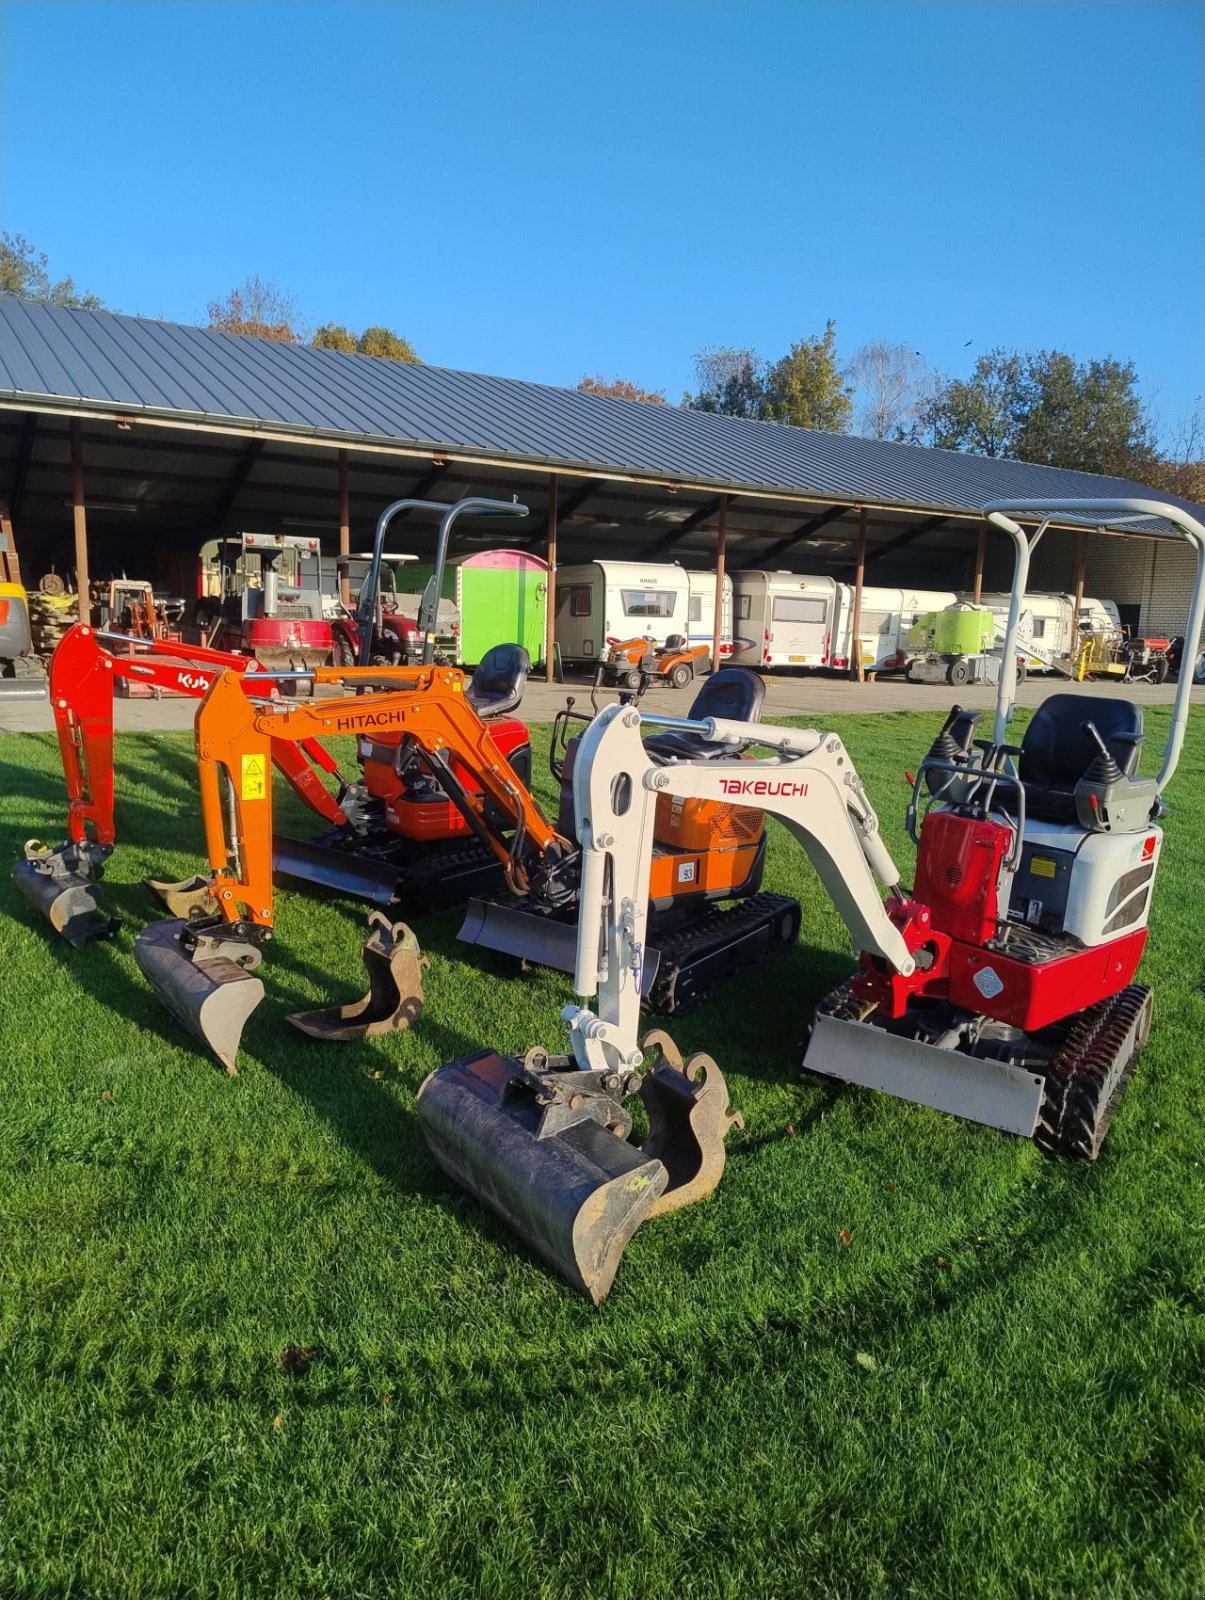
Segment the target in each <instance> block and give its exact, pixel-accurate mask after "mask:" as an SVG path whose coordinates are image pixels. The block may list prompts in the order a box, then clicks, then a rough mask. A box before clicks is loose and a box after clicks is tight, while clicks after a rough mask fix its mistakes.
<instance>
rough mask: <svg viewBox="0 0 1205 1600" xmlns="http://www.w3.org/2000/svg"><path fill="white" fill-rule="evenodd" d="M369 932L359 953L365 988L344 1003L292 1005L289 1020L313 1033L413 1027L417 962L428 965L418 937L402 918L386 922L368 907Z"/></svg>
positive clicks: (418, 991) (370, 1034)
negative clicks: (295, 1008)
mask: <svg viewBox="0 0 1205 1600" xmlns="http://www.w3.org/2000/svg"><path fill="white" fill-rule="evenodd" d="M368 924H369V927H370V928H371V929H372V932H371V933H370V934H369V936H368V938H367V939H365V941H364V945H363V948H362V949H361V951H360V955H361V957H362V959H363V962H364V970H365V971H366V972H367V973H368V993H367V994H366V995H365V996H364V998H363V999H362V1000H355V1001H352V1002H350V1003H349V1004H347V1005H344V1006H324V1007H322V1008H321V1009H320V1010H317V1011H294V1012H293V1013H292V1014H291V1015H290V1017H289V1021H290V1022H291V1023H292V1024H293V1026H294V1027H295V1028H300V1029H301V1031H302V1033H308V1034H310V1035H311V1037H313V1038H315V1039H372V1038H375V1037H376V1036H377V1035H378V1034H382V1033H401V1032H403V1031H404V1030H405V1029H407V1028H410V1027H413V1025H414V1024H415V1023H416V1022H417V1021H418V1019H419V1017H420V1016H421V1015H422V1010H423V968H424V967H426V966H429V965H430V963H429V962H428V960H427V958H426V956H424V955H423V954H422V953H421V952H420V950H419V947H418V940H417V939H416V938H415V936H414V934H413V933H412V932H411V931H410V929H409V928H408V927H407V926H406V924H405V923H404V922H394V923H391V922H390V921H389V919H388V917H385V916H382V915H381V913H380V912H379V911H374V912H373V914H372V915H371V916H370V917H369V919H368Z"/></svg>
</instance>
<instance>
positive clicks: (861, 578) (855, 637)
mask: <svg viewBox="0 0 1205 1600" xmlns="http://www.w3.org/2000/svg"><path fill="white" fill-rule="evenodd" d="M865 579H866V507H865V506H862V508H861V509H860V510H859V512H858V559H857V563H856V566H855V568H854V615H853V624H852V626H851V627H850V630H849V675H850V677H851V678H853V679H854V680H855V681H856V682H857V683H861V682H862V679H863V677H864V676H865V674H864V673H863V670H862V588H863V585H864V583H865Z"/></svg>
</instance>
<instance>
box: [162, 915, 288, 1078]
mask: <svg viewBox="0 0 1205 1600" xmlns="http://www.w3.org/2000/svg"><path fill="white" fill-rule="evenodd" d="M134 960H135V961H136V962H137V963H138V969H139V971H140V972H141V973H142V975H143V977H144V978H145V979H146V980H147V982H148V983H149V984H150V986H151V988H152V989H153V990H154V991H155V993H156V994H157V995H158V997H159V999H160V1000H161V1001H162V1002H163V1004H164V1005H165V1006H166V1007H167V1009H168V1010H169V1011H170V1012H171V1014H172V1016H173V1017H175V1019H176V1021H177V1022H179V1023H180V1024H181V1025H182V1026H183V1027H185V1028H186V1029H187V1030H188V1032H189V1033H191V1034H192V1035H193V1037H194V1038H195V1039H199V1040H200V1041H201V1043H202V1044H203V1045H204V1046H205V1048H206V1049H207V1050H208V1051H210V1053H211V1054H212V1055H213V1057H214V1058H215V1060H216V1061H217V1062H218V1063H219V1064H220V1065H221V1066H222V1067H223V1068H224V1069H225V1071H226V1072H227V1073H228V1074H229V1075H230V1076H231V1077H235V1076H237V1074H238V1050H239V1042H240V1040H241V1039H242V1035H243V1028H244V1026H245V1025H246V1022H247V1018H248V1017H249V1016H250V1015H251V1013H252V1012H253V1011H254V1010H255V1008H256V1006H258V1005H259V1003H260V1001H261V1000H262V999H263V997H264V986H263V982H262V980H261V979H260V978H257V977H256V976H255V973H254V969H255V968H256V967H258V966H259V964H260V962H261V961H262V960H263V953H262V952H261V950H260V949H259V947H258V946H257V945H254V944H252V943H251V942H250V941H249V940H246V939H242V938H239V937H230V938H224V937H221V936H220V933H219V932H218V931H216V930H215V928H214V925H213V924H212V923H209V924H202V925H200V926H198V925H197V924H196V923H189V922H186V921H184V920H183V919H182V918H176V919H174V920H173V921H171V922H152V923H151V924H150V925H149V926H148V927H146V928H144V929H143V931H142V932H141V933H140V934H139V935H138V937H137V939H135V940H134Z"/></svg>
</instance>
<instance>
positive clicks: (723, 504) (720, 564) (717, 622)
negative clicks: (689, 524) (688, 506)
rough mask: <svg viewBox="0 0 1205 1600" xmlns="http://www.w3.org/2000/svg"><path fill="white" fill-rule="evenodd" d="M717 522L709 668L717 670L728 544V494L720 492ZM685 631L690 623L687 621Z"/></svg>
mask: <svg viewBox="0 0 1205 1600" xmlns="http://www.w3.org/2000/svg"><path fill="white" fill-rule="evenodd" d="M718 510H719V523H718V525H717V527H716V535H715V616H714V623H713V627H712V630H711V670H712V671H713V672H718V671H719V670H720V668H721V667H722V666H723V665H724V659H723V657H722V656H721V654H720V646H721V645H722V644H723V642H724V565H725V559H726V557H727V553H728V551H727V546H728V496H727V495H726V494H722V495H721V496H720V503H719V507H718ZM686 626H687V632H689V631H690V623H689V622H687V625H686Z"/></svg>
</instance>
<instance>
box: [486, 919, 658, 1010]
mask: <svg viewBox="0 0 1205 1600" xmlns="http://www.w3.org/2000/svg"><path fill="white" fill-rule="evenodd" d="M456 937H457V938H458V939H461V940H463V942H464V943H465V944H475V945H479V946H480V947H481V948H482V949H483V950H496V951H497V952H498V954H499V955H504V956H510V957H512V958H513V959H514V960H516V961H525V962H530V963H532V964H533V965H534V966H539V967H552V968H554V969H555V970H556V971H557V972H573V971H574V970H575V968H576V965H577V923H576V922H575V921H574V922H561V921H560V920H559V919H558V918H556V917H554V916H551V915H547V914H545V913H544V912H541V911H535V910H532V909H531V908H530V902H529V901H527V900H520V901H519V902H518V903H517V904H515V903H508V902H507V901H503V900H484V899H480V898H475V899H473V900H470V901H469V903H468V905H467V906H466V907H465V910H464V922H463V923H462V925H461V928H460V932H459V933H458V934H457V935H456ZM660 965H661V954H660V951H658V950H653V949H649V948H646V949H645V952H644V964H643V966H642V967H641V970H640V992H641V994H642V995H647V994H648V992H649V990H650V989H651V988H652V985H653V981H654V979H655V978H656V976H657V972H658V969H659V967H660Z"/></svg>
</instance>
